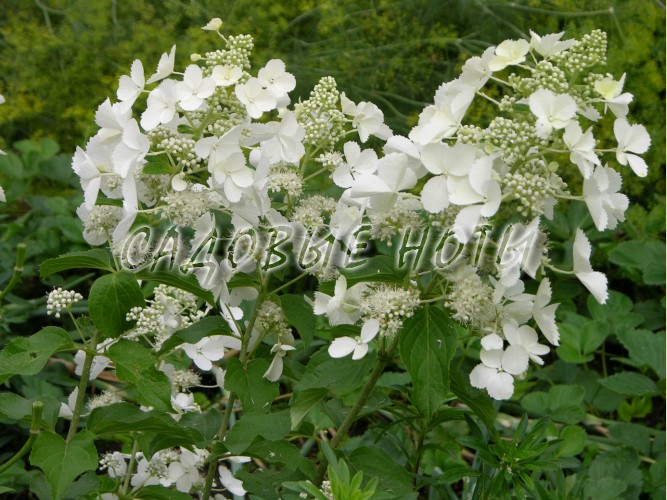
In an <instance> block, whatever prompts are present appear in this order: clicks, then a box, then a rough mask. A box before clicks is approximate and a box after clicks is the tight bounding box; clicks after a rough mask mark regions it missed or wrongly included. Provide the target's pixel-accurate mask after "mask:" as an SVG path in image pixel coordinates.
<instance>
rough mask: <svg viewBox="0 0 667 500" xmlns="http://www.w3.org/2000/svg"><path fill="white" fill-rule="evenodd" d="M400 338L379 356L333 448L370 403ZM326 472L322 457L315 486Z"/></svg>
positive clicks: (333, 440)
mask: <svg viewBox="0 0 667 500" xmlns="http://www.w3.org/2000/svg"><path fill="white" fill-rule="evenodd" d="M398 338H399V334H398V333H397V334H396V335H395V336H394V338H393V340H392V341H391V344H390V346H389V348H388V349H387V350H386V351H385V352H384V353H382V352H380V354H379V355H378V359H377V363H376V364H375V368H373V371H372V372H371V376H370V378H369V379H368V382H366V385H365V386H364V388H363V389H362V390H361V392H360V393H359V396H358V397H357V400H356V401H355V403H354V406H353V407H352V409H351V410H350V411H349V413H348V414H347V415H346V416H345V420H343V423H342V424H341V425H340V427H339V428H338V430H337V431H336V435H335V436H334V437H333V438H332V439H331V441H330V442H329V444H330V445H331V447H332V448H337V447H338V445H340V443H341V441H343V439H344V438H345V436H346V435H347V432H348V431H349V430H350V427H352V424H353V423H354V421H355V420H356V419H357V416H358V415H359V412H360V411H361V409H362V408H363V407H364V405H365V404H366V402H367V401H368V397H369V396H370V395H371V392H373V389H375V384H377V381H378V379H379V378H380V375H382V372H383V371H384V369H385V367H386V366H387V365H388V364H389V362H390V361H391V355H392V353H393V352H394V349H395V348H396V346H397V345H398ZM326 470H327V459H326V457H322V462H320V466H319V468H318V469H317V475H316V476H315V484H318V485H319V484H321V483H322V480H323V479H324V473H325V472H326Z"/></svg>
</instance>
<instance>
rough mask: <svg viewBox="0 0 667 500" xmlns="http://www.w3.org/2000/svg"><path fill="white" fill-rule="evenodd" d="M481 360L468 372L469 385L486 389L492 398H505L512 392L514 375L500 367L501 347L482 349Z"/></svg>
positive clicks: (509, 396) (510, 395)
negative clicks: (488, 349)
mask: <svg viewBox="0 0 667 500" xmlns="http://www.w3.org/2000/svg"><path fill="white" fill-rule="evenodd" d="M479 355H480V359H481V360H482V362H481V363H480V364H478V365H477V366H475V368H473V369H472V371H471V372H470V385H472V386H473V387H477V388H478V389H486V392H488V393H489V396H491V397H492V398H493V399H497V400H505V399H509V398H511V397H512V394H514V377H512V375H510V374H509V373H507V372H505V371H503V369H502V358H503V351H502V349H493V350H490V351H485V350H482V351H481V352H480V353H479Z"/></svg>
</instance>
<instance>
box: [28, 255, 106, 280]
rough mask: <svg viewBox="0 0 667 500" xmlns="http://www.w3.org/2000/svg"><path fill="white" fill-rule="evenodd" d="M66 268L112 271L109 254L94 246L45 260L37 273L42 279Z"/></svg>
mask: <svg viewBox="0 0 667 500" xmlns="http://www.w3.org/2000/svg"><path fill="white" fill-rule="evenodd" d="M68 269H103V270H105V271H113V270H114V268H113V266H112V265H111V256H110V255H109V252H107V251H106V250H101V249H99V248H96V249H94V250H87V251H85V252H71V253H67V254H65V255H61V256H60V257H56V258H54V259H48V260H45V261H44V262H43V263H42V265H41V266H39V275H40V277H41V278H42V279H44V278H47V277H49V276H51V275H52V274H54V273H59V272H60V271H67V270H68Z"/></svg>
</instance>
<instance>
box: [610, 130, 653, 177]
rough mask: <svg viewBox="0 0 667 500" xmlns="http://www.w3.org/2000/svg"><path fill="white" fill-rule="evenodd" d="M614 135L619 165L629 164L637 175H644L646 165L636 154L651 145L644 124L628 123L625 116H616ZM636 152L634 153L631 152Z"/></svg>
mask: <svg viewBox="0 0 667 500" xmlns="http://www.w3.org/2000/svg"><path fill="white" fill-rule="evenodd" d="M614 135H615V136H616V140H617V141H618V147H617V149H616V159H617V160H618V163H620V164H621V165H628V164H629V165H630V168H631V169H632V171H633V172H634V173H635V174H637V175H638V176H639V177H646V175H647V174H648V166H647V165H646V162H645V161H644V159H643V158H641V157H640V156H637V155H638V154H643V153H646V151H648V148H649V146H650V145H651V136H649V135H648V132H647V131H646V127H644V125H630V124H629V123H628V121H627V120H626V119H625V118H618V119H617V120H616V121H615V122H614ZM632 153H636V154H632Z"/></svg>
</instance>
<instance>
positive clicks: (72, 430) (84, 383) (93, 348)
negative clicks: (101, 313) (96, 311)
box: [67, 330, 98, 443]
mask: <svg viewBox="0 0 667 500" xmlns="http://www.w3.org/2000/svg"><path fill="white" fill-rule="evenodd" d="M97 335H98V332H97V330H96V331H95V333H94V334H93V336H92V338H91V339H90V344H89V345H88V348H87V349H86V359H85V360H84V362H83V370H82V371H81V380H80V381H79V394H77V397H76V403H75V404H74V409H73V410H72V422H71V423H70V425H69V432H68V433H67V443H69V442H70V441H71V440H72V438H74V435H75V434H76V430H77V427H78V426H79V419H80V418H81V410H82V409H83V401H84V399H85V397H86V389H87V388H88V382H89V381H90V367H91V366H92V365H93V359H94V358H95V356H96V355H97Z"/></svg>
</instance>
